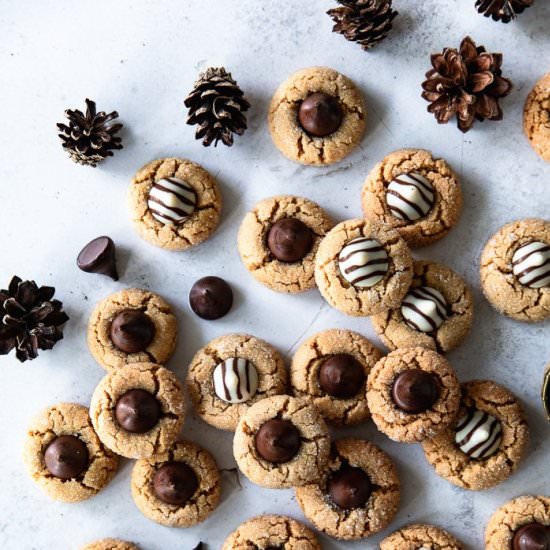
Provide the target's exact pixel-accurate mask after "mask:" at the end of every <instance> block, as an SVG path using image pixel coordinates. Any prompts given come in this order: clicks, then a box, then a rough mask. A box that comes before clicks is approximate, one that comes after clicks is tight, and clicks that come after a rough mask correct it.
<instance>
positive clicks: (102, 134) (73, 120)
mask: <svg viewBox="0 0 550 550" xmlns="http://www.w3.org/2000/svg"><path fill="white" fill-rule="evenodd" d="M65 116H66V117H67V118H68V119H69V125H68V126H67V125H66V124H63V123H58V124H57V128H58V129H59V131H60V132H61V133H60V134H59V137H60V138H61V141H62V145H63V149H65V151H67V153H69V156H70V157H71V158H72V159H73V160H74V162H76V163H78V164H84V165H87V166H94V167H95V166H97V164H98V163H99V162H101V161H102V160H104V159H105V158H106V157H112V156H113V151H112V150H113V149H122V143H121V142H122V140H121V138H120V137H118V136H117V135H116V134H117V132H118V131H119V130H120V129H121V128H122V124H119V123H116V124H115V123H113V120H114V119H116V118H118V113H117V112H116V111H113V112H112V113H109V114H106V113H105V112H104V111H100V112H99V113H97V112H96V106H95V102H93V101H92V100H90V99H86V114H84V113H83V112H82V111H79V110H78V109H75V110H72V109H67V110H66V111H65Z"/></svg>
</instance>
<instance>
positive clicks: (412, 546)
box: [380, 524, 464, 550]
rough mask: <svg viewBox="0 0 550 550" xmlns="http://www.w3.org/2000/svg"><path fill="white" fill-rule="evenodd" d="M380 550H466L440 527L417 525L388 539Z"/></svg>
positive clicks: (381, 544)
mask: <svg viewBox="0 0 550 550" xmlns="http://www.w3.org/2000/svg"><path fill="white" fill-rule="evenodd" d="M380 550H464V546H462V544H461V543H460V542H459V541H458V540H457V539H455V538H454V537H453V536H452V535H451V534H450V533H448V532H447V531H444V530H443V529H440V528H439V527H435V526H434V525H424V524H415V525H409V526H407V527H403V529H399V531H395V533H392V534H391V535H390V536H389V537H386V538H385V539H384V540H383V541H382V542H381V543H380Z"/></svg>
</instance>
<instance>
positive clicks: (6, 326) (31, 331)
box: [0, 277, 69, 363]
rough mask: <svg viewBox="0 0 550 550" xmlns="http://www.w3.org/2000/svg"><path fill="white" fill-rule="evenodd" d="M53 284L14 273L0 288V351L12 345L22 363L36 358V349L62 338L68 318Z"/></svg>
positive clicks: (49, 346) (49, 347)
mask: <svg viewBox="0 0 550 550" xmlns="http://www.w3.org/2000/svg"><path fill="white" fill-rule="evenodd" d="M54 293H55V288H53V287H50V286H41V287H40V288H39V287H38V286H37V285H36V283H35V282H34V281H22V280H21V279H20V278H19V277H13V278H12V280H11V282H10V284H9V287H8V289H7V290H0V355H7V354H8V353H10V351H12V350H13V349H14V348H15V355H16V357H17V359H19V361H21V362H22V363H23V362H24V361H27V359H36V357H38V350H39V349H44V350H46V349H51V348H53V347H54V345H55V344H56V343H57V342H58V341H59V340H61V339H62V338H63V327H62V325H63V324H64V323H66V322H67V321H68V320H69V317H68V316H67V314H66V313H65V312H64V311H63V304H62V303H61V302H60V301H59V300H52V298H53V295H54Z"/></svg>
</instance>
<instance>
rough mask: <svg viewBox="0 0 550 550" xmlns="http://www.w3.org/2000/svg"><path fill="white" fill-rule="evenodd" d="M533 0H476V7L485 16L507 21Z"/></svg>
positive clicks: (531, 3) (527, 6) (529, 5)
mask: <svg viewBox="0 0 550 550" xmlns="http://www.w3.org/2000/svg"><path fill="white" fill-rule="evenodd" d="M533 1H534V0H476V8H477V11H478V12H479V13H482V14H483V15H484V16H485V17H491V18H492V19H493V21H502V22H503V23H509V22H510V21H512V19H515V18H516V15H517V14H518V13H522V12H523V11H524V10H526V9H527V8H529V7H531V6H532V5H533Z"/></svg>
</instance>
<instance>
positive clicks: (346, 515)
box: [296, 439, 399, 540]
mask: <svg viewBox="0 0 550 550" xmlns="http://www.w3.org/2000/svg"><path fill="white" fill-rule="evenodd" d="M296 500H297V501H298V504H299V505H300V507H301V508H302V511H303V512H304V514H305V516H306V517H307V518H308V519H309V521H311V522H312V523H313V525H315V527H316V528H317V529H319V530H320V531H323V532H324V533H326V534H327V535H329V536H331V537H335V538H337V539H344V540H353V539H361V538H365V537H369V536H371V535H373V534H374V533H377V532H378V531H381V530H382V529H385V528H386V527H387V526H388V525H389V524H390V522H391V521H392V519H393V517H394V516H395V514H396V512H397V509H398V507H399V479H398V477H397V470H396V468H395V466H394V465H393V462H392V460H391V458H390V457H389V456H388V455H387V454H386V453H385V452H384V451H382V450H380V449H379V448H378V447H376V446H375V445H373V444H372V443H370V442H368V441H363V440H360V439H339V440H337V441H335V442H334V445H333V451H332V456H331V461H330V464H329V470H328V472H327V473H326V474H325V476H323V478H322V479H321V480H320V481H319V482H317V483H313V484H310V485H306V486H304V487H298V488H297V489H296Z"/></svg>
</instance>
